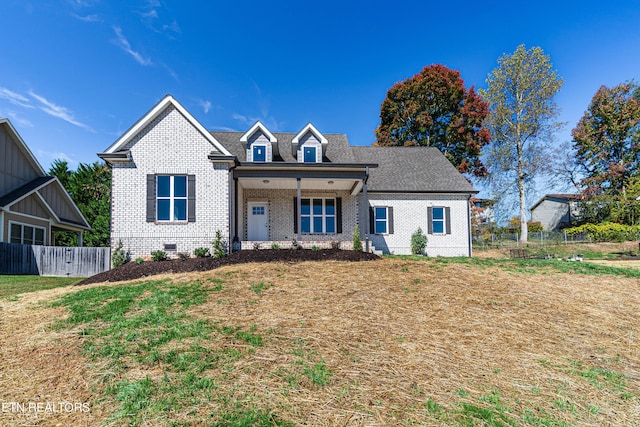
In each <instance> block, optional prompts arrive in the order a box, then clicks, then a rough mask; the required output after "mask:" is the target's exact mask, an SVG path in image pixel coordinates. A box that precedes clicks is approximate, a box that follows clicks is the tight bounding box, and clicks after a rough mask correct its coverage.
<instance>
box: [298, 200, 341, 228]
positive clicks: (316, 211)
mask: <svg viewBox="0 0 640 427" xmlns="http://www.w3.org/2000/svg"><path fill="white" fill-rule="evenodd" d="M300 220H301V221H302V222H301V231H302V233H304V234H335V233H336V199H302V200H301V212H300Z"/></svg>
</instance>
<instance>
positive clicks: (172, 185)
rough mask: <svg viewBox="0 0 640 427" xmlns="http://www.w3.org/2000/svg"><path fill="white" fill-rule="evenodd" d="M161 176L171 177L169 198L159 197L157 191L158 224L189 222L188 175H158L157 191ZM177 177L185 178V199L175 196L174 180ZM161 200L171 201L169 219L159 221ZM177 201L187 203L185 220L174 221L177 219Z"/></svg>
mask: <svg viewBox="0 0 640 427" xmlns="http://www.w3.org/2000/svg"><path fill="white" fill-rule="evenodd" d="M161 176H168V177H169V197H166V196H158V191H157V190H156V221H157V222H161V223H168V222H181V223H182V222H187V221H188V220H189V177H188V176H187V175H162V174H159V175H156V189H157V188H158V179H159V178H160V177H161ZM176 176H181V177H182V176H183V177H184V178H185V186H186V192H185V194H186V195H185V196H184V197H176V196H175V195H174V190H175V187H174V178H175V177H176ZM160 200H169V219H159V218H158V212H159V209H158V202H159V201H160ZM176 200H184V201H185V218H184V219H173V218H174V217H175V210H174V205H175V203H174V202H175V201H176Z"/></svg>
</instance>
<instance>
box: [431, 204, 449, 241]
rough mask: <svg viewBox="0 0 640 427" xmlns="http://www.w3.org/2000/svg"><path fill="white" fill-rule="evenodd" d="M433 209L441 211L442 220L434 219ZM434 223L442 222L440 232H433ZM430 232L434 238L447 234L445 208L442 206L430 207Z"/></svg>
mask: <svg viewBox="0 0 640 427" xmlns="http://www.w3.org/2000/svg"><path fill="white" fill-rule="evenodd" d="M435 209H442V219H435V218H434V217H435V215H434V210H435ZM436 222H442V232H438V233H436V232H435V231H434V229H435V227H434V225H435V223H436ZM431 231H432V232H433V233H432V234H433V235H434V236H444V235H446V234H447V208H446V207H444V206H432V207H431Z"/></svg>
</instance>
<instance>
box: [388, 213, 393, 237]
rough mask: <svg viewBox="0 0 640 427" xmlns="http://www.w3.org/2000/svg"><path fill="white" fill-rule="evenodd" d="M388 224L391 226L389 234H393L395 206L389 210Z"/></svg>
mask: <svg viewBox="0 0 640 427" xmlns="http://www.w3.org/2000/svg"><path fill="white" fill-rule="evenodd" d="M387 222H388V224H389V226H388V227H387V228H388V229H387V233H389V234H393V206H389V207H388V208H387Z"/></svg>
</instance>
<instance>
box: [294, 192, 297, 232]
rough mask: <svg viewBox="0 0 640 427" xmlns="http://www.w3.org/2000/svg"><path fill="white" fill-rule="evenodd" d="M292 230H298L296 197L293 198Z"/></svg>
mask: <svg viewBox="0 0 640 427" xmlns="http://www.w3.org/2000/svg"><path fill="white" fill-rule="evenodd" d="M293 232H294V233H297V232H298V198H297V197H294V198H293Z"/></svg>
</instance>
